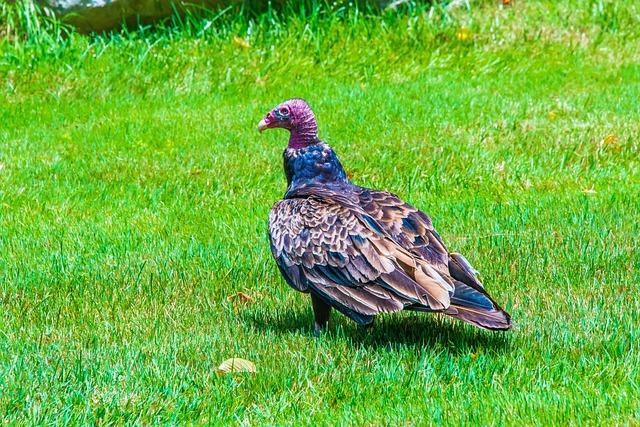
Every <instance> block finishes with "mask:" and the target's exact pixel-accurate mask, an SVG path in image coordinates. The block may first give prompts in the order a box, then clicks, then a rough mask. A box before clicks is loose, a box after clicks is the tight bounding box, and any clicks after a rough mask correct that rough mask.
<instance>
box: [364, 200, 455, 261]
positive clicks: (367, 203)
mask: <svg viewBox="0 0 640 427" xmlns="http://www.w3.org/2000/svg"><path fill="white" fill-rule="evenodd" d="M354 194H355V196H356V197H357V199H358V204H359V205H360V206H361V207H362V209H363V210H364V211H365V212H366V213H367V214H368V215H370V216H371V217H372V218H374V219H375V220H376V221H377V222H378V224H380V226H381V227H382V228H384V230H385V231H386V232H388V233H389V234H390V235H391V236H392V237H393V239H395V240H396V241H397V242H398V243H399V244H400V245H401V246H402V247H404V248H406V249H407V250H409V251H411V252H413V253H415V254H416V255H418V256H420V257H422V258H423V259H424V260H425V261H427V262H429V263H430V264H431V265H432V267H434V268H436V269H437V270H439V271H442V272H445V273H448V269H447V266H448V263H449V253H448V251H447V248H446V246H445V245H444V243H443V242H442V239H441V238H440V236H439V235H438V233H437V232H436V230H435V229H434V228H433V224H432V222H431V218H429V216H428V215H427V214H425V213H424V212H422V211H420V210H418V209H417V208H415V207H413V206H411V205H409V204H408V203H405V202H403V201H402V200H401V199H400V198H399V197H398V196H396V195H395V194H393V193H388V192H386V191H378V190H371V189H369V188H362V187H359V188H357V190H356V191H355V192H354Z"/></svg>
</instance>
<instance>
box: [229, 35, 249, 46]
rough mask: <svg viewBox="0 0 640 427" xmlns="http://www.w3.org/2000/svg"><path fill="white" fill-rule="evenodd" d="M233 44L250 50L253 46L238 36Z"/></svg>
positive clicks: (234, 38)
mask: <svg viewBox="0 0 640 427" xmlns="http://www.w3.org/2000/svg"><path fill="white" fill-rule="evenodd" d="M233 44H235V45H236V46H238V47H243V48H245V49H248V48H250V47H251V45H250V44H249V43H247V41H246V40H245V39H243V38H241V37H238V36H233Z"/></svg>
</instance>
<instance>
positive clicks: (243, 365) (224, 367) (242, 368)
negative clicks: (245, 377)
mask: <svg viewBox="0 0 640 427" xmlns="http://www.w3.org/2000/svg"><path fill="white" fill-rule="evenodd" d="M216 372H217V373H218V374H229V373H232V372H250V373H256V372H257V370H256V365H254V364H253V362H249V361H248V360H245V359H240V358H239V357H233V358H231V359H227V360H225V361H224V362H222V364H221V365H220V366H218V369H217V371H216Z"/></svg>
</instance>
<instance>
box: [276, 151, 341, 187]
mask: <svg viewBox="0 0 640 427" xmlns="http://www.w3.org/2000/svg"><path fill="white" fill-rule="evenodd" d="M283 157H284V171H285V174H286V175H287V184H288V185H289V187H288V188H287V193H286V194H285V197H295V194H296V192H298V191H300V190H301V189H303V188H307V189H308V188H310V187H313V186H323V187H336V188H343V187H346V186H349V185H352V184H351V182H350V181H349V179H348V178H347V174H346V172H345V171H344V168H343V167H342V164H341V163H340V160H338V156H336V153H335V152H334V151H333V149H332V148H331V147H329V145H327V144H325V143H324V142H318V143H316V144H312V145H309V146H305V147H304V148H300V149H296V148H292V147H291V145H289V147H288V148H287V149H286V150H285V151H284V155H283Z"/></svg>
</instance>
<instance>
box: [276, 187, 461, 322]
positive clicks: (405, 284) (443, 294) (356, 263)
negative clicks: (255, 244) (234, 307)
mask: <svg viewBox="0 0 640 427" xmlns="http://www.w3.org/2000/svg"><path fill="white" fill-rule="evenodd" d="M325 196H326V195H325ZM335 199H338V200H335ZM269 238H270V241H271V250H272V253H273V256H274V258H275V260H276V262H277V264H278V267H279V268H280V271H281V272H282V274H283V275H284V277H285V279H286V281H287V283H289V285H291V286H292V287H294V288H295V289H297V290H300V291H303V292H309V291H311V292H314V293H315V294H316V295H318V296H320V297H321V298H322V299H323V300H324V301H325V302H327V303H328V304H329V305H331V306H333V307H335V308H336V309H337V310H339V311H341V312H343V313H344V314H346V315H347V316H349V317H351V318H352V319H353V320H355V321H356V322H359V323H368V322H369V321H370V316H373V315H375V314H378V313H380V312H394V311H398V310H401V309H402V308H404V306H405V305H419V306H424V307H425V308H426V307H428V308H430V309H431V310H434V311H436V310H437V311H439V310H446V309H447V308H448V307H449V304H450V297H451V295H452V293H453V284H452V282H451V280H450V279H449V278H448V277H443V276H442V275H441V274H440V273H438V272H437V271H436V270H435V269H434V268H433V267H432V266H431V265H430V264H429V263H427V262H425V260H424V259H422V257H420V256H416V255H414V254H412V253H411V252H410V251H407V250H406V249H404V248H403V247H402V246H401V245H399V244H398V242H396V241H395V240H394V239H393V238H391V237H390V236H389V234H388V233H386V232H385V231H384V230H382V229H381V228H380V225H379V224H378V222H377V221H376V220H375V219H374V218H372V217H371V216H370V215H369V214H368V213H367V212H365V211H364V210H363V209H360V208H359V207H358V206H356V205H354V204H353V203H350V201H349V199H348V198H344V197H340V196H338V197H336V198H330V197H323V196H322V195H319V196H310V197H307V198H294V199H285V200H282V201H280V202H278V203H276V204H275V205H274V207H273V208H272V210H271V213H270V215H269Z"/></svg>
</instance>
